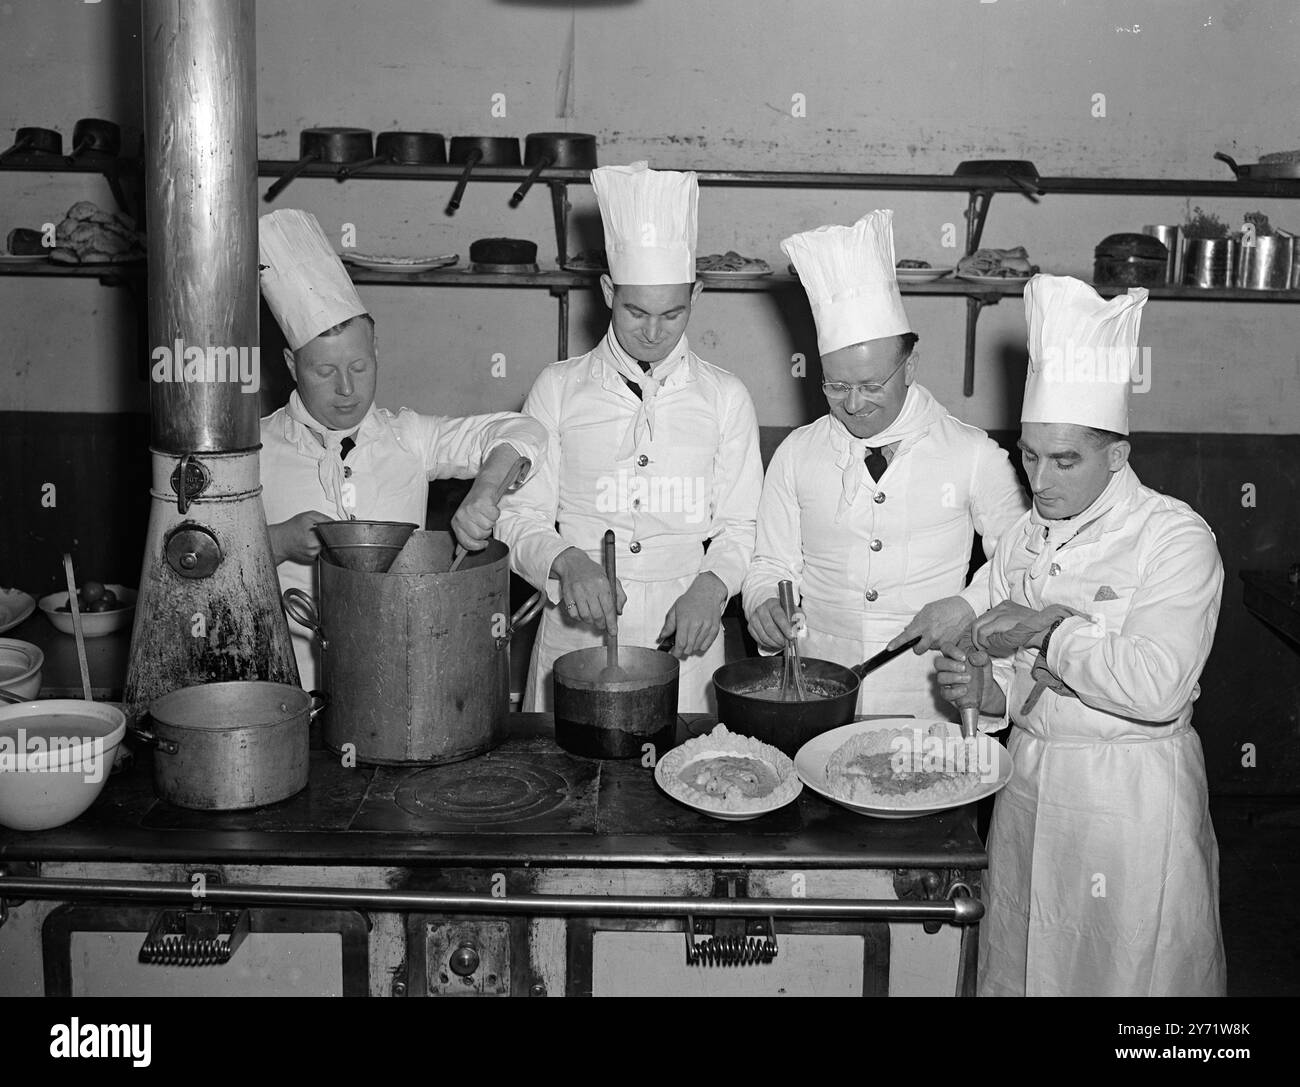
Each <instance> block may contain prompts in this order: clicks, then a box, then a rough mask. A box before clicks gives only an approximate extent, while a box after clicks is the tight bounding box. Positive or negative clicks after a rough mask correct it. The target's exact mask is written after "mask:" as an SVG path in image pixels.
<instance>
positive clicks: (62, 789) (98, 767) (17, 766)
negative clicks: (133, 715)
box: [0, 698, 126, 830]
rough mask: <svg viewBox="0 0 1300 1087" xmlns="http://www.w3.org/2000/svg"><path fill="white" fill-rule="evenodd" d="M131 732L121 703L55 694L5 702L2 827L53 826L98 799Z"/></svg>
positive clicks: (0, 747)
mask: <svg viewBox="0 0 1300 1087" xmlns="http://www.w3.org/2000/svg"><path fill="white" fill-rule="evenodd" d="M125 735H126V716H125V715H124V714H123V713H122V711H121V710H120V709H118V708H117V707H116V706H110V705H107V704H106V703H103V702H83V701H82V700H81V699H77V698H51V699H46V700H44V701H41V702H23V703H20V704H18V705H14V706H0V826H6V827H8V828H9V829H10V830H49V829H51V828H53V827H60V826H62V825H63V824H64V823H70V822H71V821H72V820H73V819H75V818H77V816H79V815H80V814H81V813H82V812H84V811H85V810H86V809H87V808H89V807H90V805H91V804H93V803H94V802H95V798H96V797H98V796H99V794H100V792H101V791H102V790H103V788H104V783H105V782H106V781H107V780H108V775H109V772H110V771H111V770H112V769H113V756H114V754H115V753H116V751H117V746H118V744H120V743H121V742H122V737H123V736H125Z"/></svg>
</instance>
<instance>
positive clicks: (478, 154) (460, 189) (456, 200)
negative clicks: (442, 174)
mask: <svg viewBox="0 0 1300 1087" xmlns="http://www.w3.org/2000/svg"><path fill="white" fill-rule="evenodd" d="M482 158H483V149H482V148H480V147H476V148H474V150H472V151H471V152H470V153H469V154H468V155H466V156H465V170H464V172H463V173H462V174H461V175H460V180H459V181H457V182H456V188H455V189H454V190H452V194H451V199H450V200H448V201H447V207H446V208H445V209H444V211H445V213H446V214H447V215H455V214H456V210H457V209H458V208H459V207H460V201H461V197H463V196H464V195H465V186H466V185H468V184H469V175H470V174H471V173H473V172H474V167H475V166H477V165H478V163H479V160H480V159H482Z"/></svg>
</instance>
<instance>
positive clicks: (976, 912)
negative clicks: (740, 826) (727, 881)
mask: <svg viewBox="0 0 1300 1087" xmlns="http://www.w3.org/2000/svg"><path fill="white" fill-rule="evenodd" d="M954 890H957V889H956V888H954ZM195 892H196V888H195V886H194V885H193V884H189V883H154V882H151V881H149V880H97V879H52V878H45V877H35V878H26V877H22V876H10V875H0V906H3V904H4V903H5V900H9V901H10V902H13V901H14V900H17V899H28V898H38V899H46V900H49V899H54V900H59V901H63V900H71V899H96V900H99V901H118V902H122V901H126V902H138V901H148V902H158V903H172V902H174V903H185V904H188V905H190V906H193V905H195V904H196V899H197V900H198V901H199V902H201V903H203V904H206V905H209V906H215V905H225V904H229V905H243V906H254V905H256V906H298V907H318V908H320V907H331V908H335V909H342V908H349V909H360V910H375V911H379V912H385V911H386V912H405V911H418V912H440V911H447V912H454V913H491V914H508V915H514V916H518V915H526V916H530V917H540V916H547V917H555V916H585V917H593V916H599V917H665V916H682V917H687V916H691V915H694V914H696V913H708V914H709V915H710V916H713V917H753V916H754V915H760V916H766V917H770V918H773V919H775V918H777V917H781V918H787V919H789V918H798V919H802V920H810V919H819V918H851V919H855V920H860V921H931V922H939V923H946V924H953V925H973V924H975V923H977V922H978V921H979V920H980V918H982V917H983V916H984V903H983V902H981V901H980V900H979V899H977V898H975V897H973V896H971V895H970V894H968V893H966V894H962V893H957V894H953V895H951V896H950V897H948V898H946V899H944V900H942V901H933V902H931V901H897V900H891V899H830V898H703V897H700V898H669V897H655V896H635V895H613V896H609V897H605V896H601V895H514V896H509V897H504V898H494V897H492V896H491V895H481V894H446V893H434V892H429V891H401V890H392V889H390V888H355V887H348V888H344V887H302V886H297V887H295V886H254V885H250V884H219V885H216V886H213V885H211V884H209V885H208V886H207V887H206V889H204V890H203V892H202V893H201V894H199V895H196V893H195Z"/></svg>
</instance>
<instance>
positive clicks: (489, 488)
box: [259, 209, 546, 689]
mask: <svg viewBox="0 0 1300 1087" xmlns="http://www.w3.org/2000/svg"><path fill="white" fill-rule="evenodd" d="M259 250H260V268H261V284H262V294H263V295H264V296H265V298H266V302H267V305H268V306H269V307H270V309H271V312H272V313H273V314H274V315H275V319H276V321H277V322H278V323H279V325H280V328H281V329H282V330H283V331H284V335H285V339H286V340H287V341H288V344H289V347H288V349H287V350H286V351H285V353H284V360H285V364H286V365H287V366H288V367H289V372H290V373H291V374H292V375H293V378H294V381H295V382H296V383H297V388H296V389H295V390H294V392H293V393H291V394H290V396H289V402H288V404H286V405H285V406H284V407H283V408H281V409H280V410H279V411H277V412H275V413H273V414H272V415H269V416H267V417H266V418H265V419H263V420H262V453H261V471H262V505H263V508H264V510H265V513H266V519H267V524H268V526H269V530H270V536H271V550H272V553H273V555H274V556H275V561H276V563H277V572H278V573H279V576H280V587H281V590H284V589H289V588H299V589H302V590H303V591H305V592H307V593H309V594H312V593H313V592H314V582H315V561H316V556H317V554H319V552H320V539H319V537H318V536H317V535H316V533H315V532H314V531H313V528H314V526H315V525H316V524H317V523H319V522H321V521H333V520H348V519H354V518H355V519H358V520H375V521H409V522H412V523H414V524H417V525H419V526H421V527H423V526H424V517H425V507H426V505H427V503H428V497H429V480H431V479H446V478H453V479H469V478H474V485H473V486H472V487H471V489H470V492H469V494H468V495H467V496H466V497H465V500H464V501H463V502H462V503H461V505H460V508H459V509H458V510H457V512H456V514H455V516H454V518H453V520H452V528H453V530H454V532H455V534H456V536H457V538H458V539H459V540H460V542H461V544H462V545H463V546H465V547H466V548H469V549H470V550H481V549H482V548H483V547H485V546H486V544H487V539H488V537H489V536H490V535H491V532H492V527H493V525H494V524H495V522H496V518H497V516H498V512H499V510H498V506H497V500H496V496H497V493H498V491H499V489H500V488H502V487H506V486H510V485H519V484H521V483H522V481H523V478H524V476H525V474H526V473H527V472H528V471H529V465H530V464H536V463H538V462H540V460H541V459H542V456H543V453H544V450H545V448H546V432H545V431H544V430H543V429H542V427H541V426H540V425H539V424H538V423H537V422H535V421H534V420H532V419H529V418H527V417H525V416H523V415H519V414H517V413H515V412H497V413H494V414H491V415H473V416H468V417H466V418H459V419H456V418H448V417H444V416H437V415H419V414H417V413H416V412H413V411H408V410H407V409H405V408H403V409H402V410H401V411H399V412H397V413H396V414H393V413H392V412H390V411H387V410H385V409H383V408H377V407H375V406H374V398H375V384H376V377H377V372H378V355H377V352H376V350H375V332H374V320H373V319H372V318H371V316H370V315H369V314H368V313H367V312H366V308H365V306H364V305H363V304H362V302H361V299H360V297H359V296H358V295H357V292H356V289H355V288H354V287H353V286H352V280H351V279H349V278H348V273H347V271H346V269H344V267H343V264H342V262H341V261H340V260H339V258H338V255H337V254H336V253H335V252H334V249H333V247H332V246H331V245H330V243H329V239H328V238H327V237H326V236H325V232H324V231H323V230H322V229H321V227H320V224H319V223H318V222H317V221H316V218H315V217H314V216H312V215H310V214H308V213H307V212H305V211H298V210H294V209H285V210H283V211H276V212H272V213H271V214H270V215H264V216H263V217H262V219H261V223H260V225H259ZM521 458H522V460H521ZM345 462H346V463H345ZM525 462H526V463H525ZM290 633H291V635H292V640H293V648H294V655H295V657H296V658H297V661H298V673H299V678H300V679H301V681H302V684H303V686H304V687H306V688H309V689H310V688H312V687H314V686H315V685H316V676H317V654H318V650H317V649H316V647H315V645H314V642H313V640H312V638H311V636H310V632H308V631H307V630H306V629H305V628H303V627H301V626H299V625H298V624H297V623H296V622H293V621H291V623H290Z"/></svg>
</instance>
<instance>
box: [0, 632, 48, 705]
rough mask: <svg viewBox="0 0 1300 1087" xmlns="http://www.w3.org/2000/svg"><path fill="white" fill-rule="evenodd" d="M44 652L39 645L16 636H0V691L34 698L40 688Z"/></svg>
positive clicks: (20, 696)
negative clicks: (22, 640) (23, 640)
mask: <svg viewBox="0 0 1300 1087" xmlns="http://www.w3.org/2000/svg"><path fill="white" fill-rule="evenodd" d="M44 663H45V654H44V653H43V652H41V648H40V646H37V645H32V643H31V642H20V641H19V640H18V639H17V638H0V691H9V692H10V693H11V694H16V695H17V696H18V697H19V698H35V697H36V696H37V694H38V693H39V692H40V689H41V666H42V665H43V664H44Z"/></svg>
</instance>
